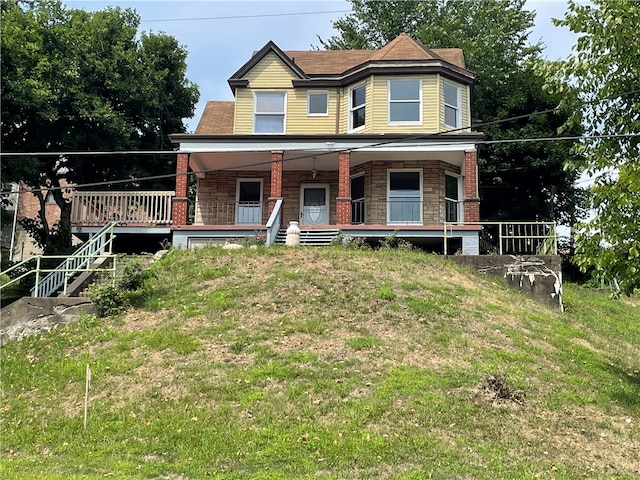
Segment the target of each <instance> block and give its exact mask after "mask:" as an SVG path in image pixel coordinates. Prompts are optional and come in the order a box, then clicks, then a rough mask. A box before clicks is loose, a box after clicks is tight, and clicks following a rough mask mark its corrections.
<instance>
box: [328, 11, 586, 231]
mask: <svg viewBox="0 0 640 480" xmlns="http://www.w3.org/2000/svg"><path fill="white" fill-rule="evenodd" d="M351 4H352V13H350V14H349V15H347V16H346V17H344V18H341V19H339V20H337V21H336V22H334V27H335V28H336V29H337V30H338V32H339V34H338V35H337V36H334V37H331V38H329V39H327V40H323V39H320V42H321V44H322V45H323V46H324V47H325V48H330V49H369V48H380V47H382V46H383V45H385V44H386V43H388V42H390V41H391V40H393V39H394V38H395V37H396V36H397V35H399V34H400V33H403V32H404V33H407V34H409V35H411V36H412V37H413V38H415V39H416V40H418V41H420V42H421V43H422V44H423V45H425V46H426V47H429V48H462V49H463V52H464V55H465V61H466V64H467V67H468V68H469V69H470V70H472V71H474V73H475V75H476V81H475V84H474V90H473V100H472V105H471V112H472V115H473V116H474V118H477V119H479V120H481V121H482V122H493V121H496V120H502V119H506V118H510V117H513V116H517V115H523V114H528V113H531V112H534V111H540V110H548V109H551V108H553V107H555V106H556V105H557V104H558V103H559V101H560V99H561V96H560V95H559V94H554V93H546V92H544V91H543V89H542V85H543V83H544V81H543V78H542V77H540V76H539V75H538V74H537V73H536V71H535V70H533V68H532V67H531V66H530V65H532V63H533V61H534V60H535V59H538V58H540V55H541V50H542V45H540V44H534V45H532V44H530V43H529V41H528V35H529V31H530V29H531V27H533V22H534V17H535V14H534V13H533V12H530V11H528V10H526V9H525V8H524V7H525V0H487V1H482V2H479V1H476V0H421V1H416V0H413V1H401V0H394V1H374V0H351ZM565 120H566V115H564V114H562V113H553V114H547V115H540V116H535V117H530V118H523V119H521V120H517V121H512V122H506V123H499V124H494V125H488V126H485V127H484V128H483V131H484V133H485V136H486V140H504V139H518V138H538V137H553V136H556V135H557V127H559V126H560V125H562V124H563V123H564V122H565ZM572 133H574V134H576V133H580V126H579V125H578V126H575V127H574V128H573V130H572ZM571 156H572V153H571V142H544V143H543V142H539V143H505V144H498V145H487V146H482V147H481V148H480V149H479V160H478V163H479V170H480V171H479V174H480V195H481V204H480V206H481V207H480V208H481V215H482V217H483V219H486V220H500V219H508V220H536V219H540V220H543V219H544V220H557V221H564V222H568V221H572V220H574V219H575V218H576V216H578V215H580V212H581V210H580V208H579V207H580V205H581V204H582V195H581V192H580V191H579V190H577V189H576V188H575V187H574V182H575V180H576V177H577V176H576V173H575V172H573V171H568V170H564V169H563V168H562V167H563V164H564V162H565V161H566V160H567V159H569V158H571Z"/></svg>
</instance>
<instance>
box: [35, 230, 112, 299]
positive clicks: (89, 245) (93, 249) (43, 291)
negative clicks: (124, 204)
mask: <svg viewBox="0 0 640 480" xmlns="http://www.w3.org/2000/svg"><path fill="white" fill-rule="evenodd" d="M115 226H116V222H109V223H108V224H107V225H105V226H104V227H103V228H102V230H100V231H99V232H98V233H97V234H96V235H94V236H93V237H92V238H91V240H89V241H88V242H86V243H85V244H84V245H82V246H81V247H80V248H79V249H78V250H76V251H75V252H74V253H73V254H72V255H69V256H67V257H63V258H65V261H64V262H62V263H61V264H60V265H58V266H57V267H56V268H55V269H53V270H50V271H48V272H49V274H48V275H47V276H46V277H44V278H43V279H42V280H40V272H41V271H42V272H46V271H45V270H41V269H40V258H41V257H40V258H38V260H37V262H38V264H37V267H36V284H35V286H34V287H33V288H32V289H31V296H32V297H40V296H44V297H48V296H50V295H51V294H52V293H54V292H56V291H57V290H58V289H59V288H60V287H61V286H63V285H64V294H66V288H67V283H68V281H69V278H70V277H71V276H73V275H75V274H76V273H78V272H82V271H87V269H88V267H89V265H91V264H92V263H93V262H94V261H95V260H97V258H98V257H100V256H101V255H104V254H105V253H106V254H107V255H111V253H112V247H113V239H114V236H113V229H114V227H115ZM107 249H108V252H107ZM53 258H56V256H53Z"/></svg>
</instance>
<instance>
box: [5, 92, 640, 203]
mask: <svg viewBox="0 0 640 480" xmlns="http://www.w3.org/2000/svg"><path fill="white" fill-rule="evenodd" d="M636 93H640V89H636V90H631V91H628V92H623V93H619V94H612V95H608V96H606V97H603V98H601V99H594V100H588V101H582V102H576V104H574V105H570V106H582V105H587V104H593V103H600V102H603V101H605V100H611V99H613V98H619V97H623V96H628V95H633V94H636ZM559 108H560V106H556V107H554V108H549V109H546V110H540V111H535V112H531V113H526V114H522V115H516V116H513V117H509V118H504V119H498V120H493V121H489V122H483V123H480V124H477V125H474V128H479V127H485V126H490V125H497V124H500V123H506V122H511V121H515V120H521V119H524V118H529V117H532V116H535V115H544V114H547V113H553V112H555V111H556V110H558V109H559ZM469 128H470V127H468V126H466V127H459V128H454V129H450V130H445V131H442V132H435V133H429V134H418V135H413V136H409V137H405V138H402V139H390V140H386V141H383V142H378V143H372V144H370V145H364V146H361V147H354V148H351V149H349V150H350V151H357V150H362V149H369V148H379V147H382V146H385V145H389V144H392V143H400V142H408V141H412V140H423V139H424V140H428V139H429V138H438V137H442V136H443V135H445V134H449V133H454V132H458V131H462V130H468V129H469ZM636 136H640V134H617V135H591V136H574V137H544V138H528V139H527V138H523V139H503V140H475V141H473V143H474V144H481V145H490V144H500V143H516V142H546V141H564V140H567V141H568V140H573V141H576V140H590V139H598V138H617V137H627V138H628V137H636ZM354 138H357V137H354ZM461 143H469V141H456V142H442V143H441V142H438V145H458V144H461ZM338 151H339V150H329V151H327V152H315V153H311V154H307V155H300V156H297V157H291V158H287V159H283V160H282V161H283V162H285V161H287V162H290V161H293V160H303V159H306V158H312V157H320V156H324V155H331V154H335V153H336V152H338ZM246 152H252V151H251V150H247V151H246ZM178 153H187V154H191V153H207V152H206V151H204V150H203V151H198V152H191V151H181V150H168V151H162V150H151V151H121V152H117V151H114V152H90V151H89V152H87V151H82V152H25V153H17V152H0V156H14V157H16V156H70V155H80V156H86V155H89V156H93V155H141V154H153V155H161V154H178ZM210 153H211V152H210ZM270 163H271V160H268V161H261V162H255V163H248V164H243V165H236V166H233V167H218V168H212V169H205V170H199V171H191V172H186V173H168V174H164V175H153V176H147V177H137V178H128V179H121V180H110V181H102V182H92V183H83V184H74V185H69V186H66V187H42V188H46V189H47V190H66V189H68V188H74V189H79V188H87V187H98V186H104V185H119V184H125V183H134V182H142V181H149V180H162V179H166V178H177V177H179V176H185V175H186V176H189V175H197V174H202V173H205V174H206V173H210V172H216V171H225V170H235V169H237V168H248V167H257V166H263V165H268V164H270ZM42 188H32V189H28V190H22V191H21V192H20V193H31V192H35V191H39V190H42ZM10 193H15V192H11V191H10V190H6V191H1V192H0V195H8V194H10Z"/></svg>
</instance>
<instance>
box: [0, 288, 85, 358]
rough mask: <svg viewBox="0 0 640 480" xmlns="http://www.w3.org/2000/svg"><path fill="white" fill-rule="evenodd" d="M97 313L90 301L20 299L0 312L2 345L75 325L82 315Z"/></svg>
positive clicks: (83, 299)
mask: <svg viewBox="0 0 640 480" xmlns="http://www.w3.org/2000/svg"><path fill="white" fill-rule="evenodd" d="M95 313H96V309H95V306H94V305H93V304H92V303H91V301H90V300H89V299H88V298H60V297H57V298H31V297H24V298H21V299H19V300H17V301H15V302H14V303H12V304H11V305H8V306H6V307H4V308H3V309H2V311H1V312H0V346H3V345H6V344H7V343H8V342H13V341H16V340H20V339H21V338H23V337H26V336H29V335H38V334H40V333H46V332H48V331H50V330H53V329H54V328H57V327H58V326H60V325H66V324H68V323H71V322H75V321H76V320H77V319H78V317H79V316H80V315H83V314H95Z"/></svg>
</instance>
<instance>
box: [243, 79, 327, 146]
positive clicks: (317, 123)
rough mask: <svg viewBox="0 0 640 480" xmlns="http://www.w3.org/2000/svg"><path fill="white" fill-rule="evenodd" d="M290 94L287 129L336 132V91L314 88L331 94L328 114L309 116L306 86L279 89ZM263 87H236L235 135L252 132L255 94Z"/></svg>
mask: <svg viewBox="0 0 640 480" xmlns="http://www.w3.org/2000/svg"><path fill="white" fill-rule="evenodd" d="M274 90H277V91H284V92H286V93H287V99H286V117H285V131H286V133H288V134H291V135H297V134H315V133H326V134H333V133H335V132H336V110H337V93H336V91H335V90H333V91H331V90H329V91H328V90H314V91H322V92H327V93H328V94H329V114H328V115H327V116H324V117H323V116H308V115H307V108H308V107H307V92H308V90H307V89H295V90H294V89H293V88H278V89H274ZM255 91H264V90H263V89H259V90H258V89H250V88H238V89H237V90H236V109H235V128H234V133H235V134H251V133H253V101H254V97H253V94H254V92H255Z"/></svg>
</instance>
